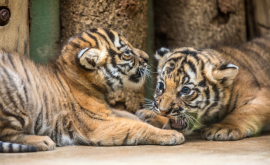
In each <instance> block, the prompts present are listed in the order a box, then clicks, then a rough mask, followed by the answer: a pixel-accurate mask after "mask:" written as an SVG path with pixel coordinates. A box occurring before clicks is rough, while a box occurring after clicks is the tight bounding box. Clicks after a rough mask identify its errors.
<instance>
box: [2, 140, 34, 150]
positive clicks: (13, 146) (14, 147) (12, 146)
mask: <svg viewBox="0 0 270 165" xmlns="http://www.w3.org/2000/svg"><path fill="white" fill-rule="evenodd" d="M37 151H38V149H37V147H34V146H28V145H22V144H15V143H9V142H2V141H0V153H16V152H37Z"/></svg>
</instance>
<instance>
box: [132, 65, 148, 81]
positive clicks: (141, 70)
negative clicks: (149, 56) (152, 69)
mask: <svg viewBox="0 0 270 165" xmlns="http://www.w3.org/2000/svg"><path fill="white" fill-rule="evenodd" d="M144 75H145V68H138V69H137V72H136V73H135V74H134V75H133V78H135V79H138V78H141V77H143V76H144Z"/></svg>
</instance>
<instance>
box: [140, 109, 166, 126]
mask: <svg viewBox="0 0 270 165" xmlns="http://www.w3.org/2000/svg"><path fill="white" fill-rule="evenodd" d="M136 116H138V117H139V118H140V120H141V121H144V122H146V123H148V124H150V125H153V126H155V127H157V128H162V129H171V126H170V122H169V119H168V118H166V117H163V116H159V115H157V114H156V113H155V112H153V111H152V110H138V111H137V112H136Z"/></svg>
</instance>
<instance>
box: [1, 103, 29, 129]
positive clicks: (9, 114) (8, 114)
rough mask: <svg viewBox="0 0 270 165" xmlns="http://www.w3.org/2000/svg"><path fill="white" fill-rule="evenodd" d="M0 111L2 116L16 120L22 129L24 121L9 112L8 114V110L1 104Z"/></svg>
mask: <svg viewBox="0 0 270 165" xmlns="http://www.w3.org/2000/svg"><path fill="white" fill-rule="evenodd" d="M0 107H1V108H0V110H2V113H3V114H4V115H7V116H12V117H14V118H16V119H17V120H18V121H19V122H20V123H21V125H22V127H24V124H25V121H24V119H23V118H22V117H21V116H18V115H15V114H12V113H11V112H9V111H8V110H6V109H5V108H4V107H3V105H2V104H0Z"/></svg>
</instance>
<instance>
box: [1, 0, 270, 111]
mask: <svg viewBox="0 0 270 165" xmlns="http://www.w3.org/2000/svg"><path fill="white" fill-rule="evenodd" d="M94 27H104V28H111V29H113V30H115V31H118V32H119V33H121V34H123V35H124V36H125V37H126V38H127V39H128V40H129V41H130V43H131V44H133V46H135V47H137V48H140V49H142V50H144V51H146V52H147V53H148V55H149V56H150V60H149V67H150V70H151V71H152V77H151V78H148V80H147V82H146V88H145V89H141V90H137V91H134V90H130V89H124V90H123V91H119V92H117V93H111V94H110V95H109V96H108V101H109V103H110V104H111V105H112V106H114V107H117V108H120V109H127V110H129V111H135V110H137V109H139V108H143V104H144V101H145V100H144V98H145V97H146V98H149V99H151V98H152V95H153V92H154V88H155V77H156V75H155V72H156V68H155V66H156V61H155V60H154V57H153V54H154V52H155V50H157V49H159V48H160V47H168V48H176V47H183V46H192V47H196V48H209V47H213V46H215V45H218V44H226V45H237V44H240V43H242V42H245V41H247V40H250V39H252V38H254V37H259V36H262V35H264V34H266V33H270V0H19V1H18V0H0V36H1V38H0V45H1V47H4V48H5V49H7V50H10V51H16V52H18V53H20V54H21V55H24V56H30V58H31V59H32V60H34V61H35V62H37V63H47V62H48V60H49V59H50V58H52V57H54V56H55V55H56V54H58V53H59V50H60V48H61V45H62V44H63V43H65V42H66V41H67V40H68V39H69V37H71V36H73V35H74V34H76V33H78V32H80V31H82V30H85V29H89V28H94Z"/></svg>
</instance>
